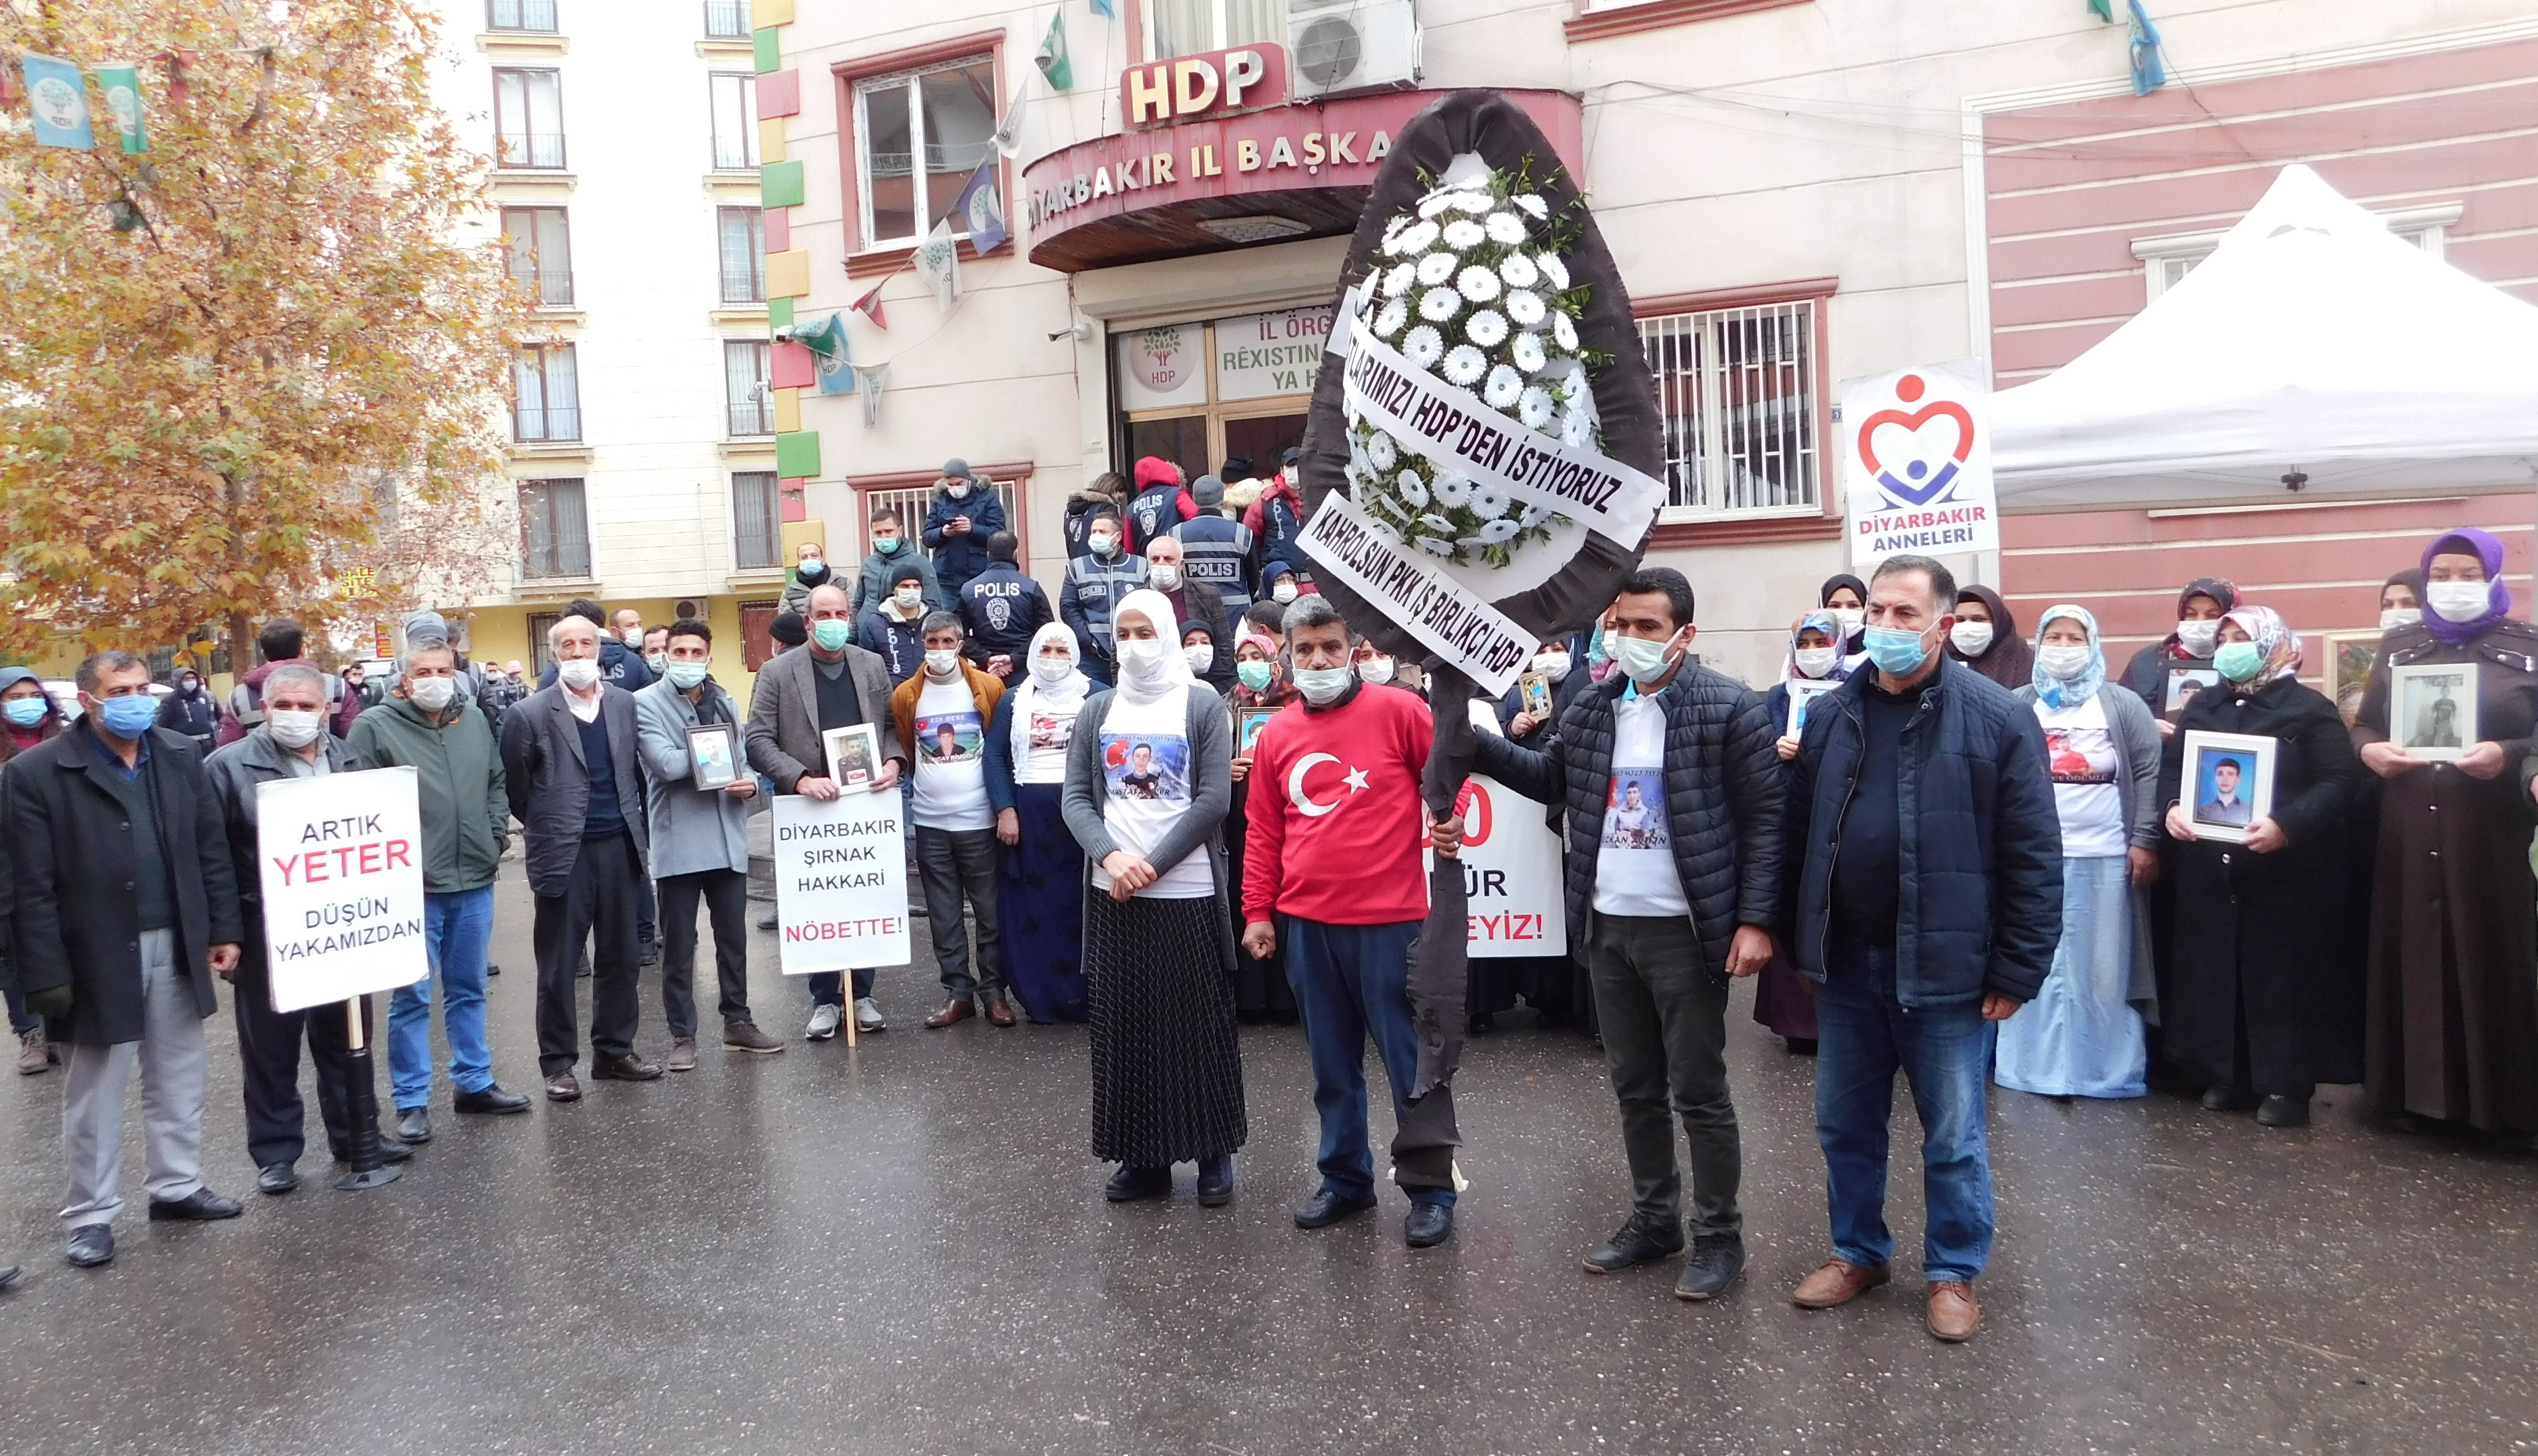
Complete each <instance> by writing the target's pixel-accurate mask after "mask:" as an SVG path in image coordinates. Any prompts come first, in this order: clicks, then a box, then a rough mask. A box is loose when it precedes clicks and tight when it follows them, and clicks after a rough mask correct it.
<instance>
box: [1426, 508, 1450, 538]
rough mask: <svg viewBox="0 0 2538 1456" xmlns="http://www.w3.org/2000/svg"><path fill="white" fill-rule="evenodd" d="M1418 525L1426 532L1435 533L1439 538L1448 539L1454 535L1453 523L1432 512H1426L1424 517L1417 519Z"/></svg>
mask: <svg viewBox="0 0 2538 1456" xmlns="http://www.w3.org/2000/svg"><path fill="white" fill-rule="evenodd" d="M1419 524H1420V525H1421V526H1423V527H1425V528H1426V529H1428V530H1431V531H1434V532H1436V534H1437V535H1439V536H1444V537H1448V538H1450V537H1451V536H1452V535H1453V534H1454V523H1453V522H1452V521H1449V520H1447V519H1445V518H1444V517H1443V516H1441V515H1438V514H1436V512H1435V511H1433V510H1432V511H1430V512H1428V513H1427V514H1426V515H1423V516H1421V517H1420V518H1419Z"/></svg>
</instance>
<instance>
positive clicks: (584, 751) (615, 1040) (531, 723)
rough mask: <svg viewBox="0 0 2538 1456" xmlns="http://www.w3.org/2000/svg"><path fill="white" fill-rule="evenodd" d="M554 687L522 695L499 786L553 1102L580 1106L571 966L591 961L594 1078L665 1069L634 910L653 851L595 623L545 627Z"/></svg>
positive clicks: (624, 714) (629, 704) (629, 706)
mask: <svg viewBox="0 0 2538 1456" xmlns="http://www.w3.org/2000/svg"><path fill="white" fill-rule="evenodd" d="M547 645H548V646H549V647H550V648H552V649H553V650H554V652H555V656H556V663H557V670H556V685H555V686H554V687H552V688H541V689H539V690H538V691H537V692H536V693H533V694H531V695H529V696H527V697H525V698H523V699H521V701H520V705H519V706H518V707H516V708H513V709H512V710H511V712H510V713H509V714H508V716H507V717H506V718H505V719H504V721H503V723H502V779H503V784H504V786H505V787H506V788H507V789H508V790H509V792H510V796H511V814H512V817H513V818H515V819H517V820H519V822H520V824H521V826H522V827H523V833H522V837H523V838H524V839H525V840H526V842H527V845H528V875H529V889H530V891H531V892H532V893H534V894H535V895H536V900H537V909H536V918H535V921H534V923H533V926H532V929H531V932H530V934H531V939H532V942H533V943H534V945H535V946H536V948H537V958H538V1069H539V1070H540V1071H541V1072H543V1073H545V1074H546V1079H547V1099H548V1100H549V1101H554V1102H575V1101H579V1100H580V1099H581V1082H580V1079H578V1078H576V1077H574V1076H573V1074H572V1067H573V1063H574V1062H575V1061H577V1060H579V1058H580V1049H579V1032H578V1030H577V1028H576V1026H575V1025H574V1023H575V1008H574V1005H573V984H572V983H573V968H574V962H575V961H576V960H578V959H579V955H578V952H579V949H580V947H581V944H582V942H583V941H584V940H585V939H593V940H595V942H596V946H595V952H594V954H593V955H592V957H591V982H590V1075H591V1077H592V1078H593V1079H594V1080H596V1081H601V1082H649V1081H651V1080H653V1079H654V1078H656V1077H659V1076H660V1075H661V1069H660V1068H659V1067H658V1066H656V1065H654V1064H653V1063H651V1062H647V1061H645V1060H643V1058H641V1057H640V1056H637V1055H635V1052H634V1027H635V1024H636V1023H637V1021H638V1020H639V1019H640V1017H641V1011H640V1009H639V1007H638V1006H637V1004H636V1001H635V984H634V980H635V975H636V962H637V960H638V959H639V958H640V955H641V953H640V951H638V950H637V949H636V944H635V930H634V925H635V915H636V910H637V906H638V902H639V901H640V899H641V895H642V889H641V884H640V882H641V880H642V878H643V873H644V871H643V860H644V856H645V854H646V853H647V852H648V849H649V845H648V841H647V839H646V833H647V829H646V826H645V820H644V812H643V774H642V770H641V768H640V766H639V761H638V755H637V753H636V750H635V745H634V695H633V694H631V693H628V692H627V691H626V690H625V689H623V688H612V687H609V686H608V685H607V684H606V683H603V682H601V681H600V676H599V673H600V668H599V628H598V627H597V626H596V625H595V624H593V623H591V622H589V621H587V620H586V619H583V618H579V617H568V618H566V619H564V620H563V621H561V622H559V623H557V624H556V625H555V626H554V627H552V628H550V629H547Z"/></svg>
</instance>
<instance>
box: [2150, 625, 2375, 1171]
mask: <svg viewBox="0 0 2538 1456" xmlns="http://www.w3.org/2000/svg"><path fill="white" fill-rule="evenodd" d="M2213 663H2214V665H2215V667H2216V668H2217V669H2218V670H2219V672H2220V674H2221V686H2220V687H2218V688H2215V689H2211V690H2208V691H2206V692H2203V693H2198V694H2196V695H2194V700H2193V701H2192V702H2191V703H2189V704H2187V705H2186V709H2185V713H2184V715H2183V717H2181V718H2180V719H2179V720H2178V722H2177V725H2176V727H2177V733H2176V736H2175V737H2174V738H2171V739H2170V740H2169V744H2168V754H2167V762H2166V766H2165V768H2164V769H2163V770H2162V773H2161V776H2160V802H2161V803H2163V804H2165V805H2166V806H2168V808H2167V815H2168V832H2169V834H2170V836H2171V837H2172V838H2173V839H2175V840H2176V841H2177V844H2176V848H2175V850H2174V852H2173V853H2172V855H2171V859H2170V864H2171V869H2172V871H2173V873H2172V875H2171V878H2172V879H2173V880H2174V882H2175V903H2176V920H2175V931H2174V940H2173V942H2172V949H2171V955H2172V956H2173V957H2174V963H2173V964H2172V965H2171V967H2170V969H2169V984H2168V999H2167V1000H2166V1001H2165V1002H2164V1003H2162V1010H2163V1011H2164V1012H2165V1013H2166V1022H2167V1037H2166V1051H2167V1054H2168V1057H2169V1059H2170V1060H2171V1061H2172V1062H2175V1063H2177V1064H2178V1065H2180V1066H2183V1067H2185V1068H2188V1069H2191V1070H2192V1071H2194V1072H2196V1073H2199V1074H2200V1075H2201V1076H2202V1077H2203V1078H2204V1079H2205V1080H2206V1082H2207V1084H2208V1087H2207V1090H2206V1091H2205V1092H2204V1094H2203V1105H2204V1107H2205V1108H2206V1109H2208V1110H2210V1111H2214V1112H2221V1111H2228V1110H2232V1109H2238V1108H2244V1107H2247V1106H2248V1105H2250V1104H2253V1105H2254V1106H2255V1109H2256V1121H2257V1122H2259V1123H2262V1124H2263V1125H2265V1126H2267V1127H2299V1126H2301V1125H2303V1124H2304V1123H2306V1122H2307V1121H2308V1102H2309V1095H2310V1093H2311V1092H2314V1091H2315V1089H2316V1086H2317V1084H2319V1083H2321V1082H2352V1081H2354V1080H2355V1079H2357V1078H2358V1077H2360V1076H2361V1075H2362V1016H2361V1014H2362V974H2361V971H2362V966H2361V959H2360V956H2359V954H2358V950H2359V946H2360V944H2361V936H2360V934H2359V932H2360V930H2361V928H2362V926H2361V920H2360V917H2359V916H2358V915H2357V914H2355V913H2354V902H2353V900H2352V899H2351V897H2350V895H2349V894H2348V893H2346V887H2347V886H2349V885H2350V884H2351V883H2352V874H2351V869H2350V863H2351V856H2352V854H2353V845H2352V842H2351V839H2350V837H2349V835H2350V826H2351V819H2350V816H2349V814H2348V812H2347V811H2348V809H2349V808H2350V806H2351V804H2352V796H2353V784H2354V781H2355V780H2356V779H2357V778H2358V777H2359V776H2360V775H2361V772H2362V766H2361V763H2360V761H2358V760H2357V759H2356V758H2355V757H2354V753H2353V745H2352V742H2351V740H2350V739H2349V738H2348V737H2347V735H2346V732H2345V728H2344V719H2343V717H2342V716H2341V715H2340V714H2338V713H2337V712H2336V710H2335V704H2334V703H2333V702H2330V701H2328V700H2327V697H2326V695H2324V694H2321V693H2319V692H2317V691H2316V690H2314V689H2311V688H2309V687H2306V686H2304V684H2303V683H2302V682H2301V681H2300V665H2301V644H2300V637H2299V636H2298V635H2297V634H2295V633H2294V632H2293V631H2292V629H2290V628H2289V627H2287V626H2285V625H2284V623H2283V620H2282V618H2280V617H2279V616H2276V615H2275V614H2274V612H2273V611H2272V610H2270V609H2268V608H2264V607H2241V608H2239V609H2237V611H2235V612H2232V613H2230V614H2228V615H2227V616H2225V617H2223V618H2222V619H2221V630H2220V636H2219V639H2218V643H2217V646H2216V647H2215V650H2214V653H2213ZM2214 734H2220V735H2230V736H2234V737H2240V738H2248V739H2254V740H2257V741H2258V744H2257V748H2256V750H2255V751H2246V750H2242V749H2239V748H2237V747H2236V746H2227V747H2219V748H2215V747H2212V746H2211V745H2210V743H2209V741H2208V739H2207V738H2206V735H2214ZM2268 761H2270V773H2271V781H2270V783H2269V784H2268V783H2266V782H2264V781H2263V779H2262V775H2264V774H2265V773H2266V772H2267V771H2268V768H2267V763H2268ZM2240 820H2244V821H2245V823H2244V825H2243V827H2241V826H2240V825H2239V824H2238V823H2237V821H2240Z"/></svg>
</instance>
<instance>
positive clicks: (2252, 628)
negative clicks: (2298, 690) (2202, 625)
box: [2221, 607, 2301, 683]
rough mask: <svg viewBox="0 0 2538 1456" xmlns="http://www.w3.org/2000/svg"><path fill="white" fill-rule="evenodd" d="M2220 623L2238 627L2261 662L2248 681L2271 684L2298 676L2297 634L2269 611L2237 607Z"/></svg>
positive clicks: (2262, 608)
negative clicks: (2233, 623)
mask: <svg viewBox="0 0 2538 1456" xmlns="http://www.w3.org/2000/svg"><path fill="white" fill-rule="evenodd" d="M2221 620H2222V621H2223V622H2235V623H2237V624H2238V630H2240V631H2242V632H2245V633H2246V634H2247V640H2248V641H2250V642H2253V643H2254V644H2255V647H2256V651H2257V652H2258V653H2259V654H2260V655H2262V656H2263V658H2264V659H2265V662H2264V666H2262V667H2259V668H2257V669H2256V675H2255V676H2254V677H2252V678H2249V679H2248V680H2247V681H2248V682H2250V683H2272V682H2278V681H2280V680H2281V679H2284V678H2291V677H2298V676H2299V675H2300V667H2301V639H2300V633H2298V632H2296V631H2293V630H2292V629H2291V628H2290V627H2288V626H2287V625H2285V624H2284V622H2283V619H2282V617H2281V615H2280V614H2278V613H2276V612H2275V611H2274V609H2273V608H2271V607H2240V608H2239V609H2238V610H2237V611H2235V612H2231V613H2228V614H2226V615H2224V616H2223V617H2222V619H2221Z"/></svg>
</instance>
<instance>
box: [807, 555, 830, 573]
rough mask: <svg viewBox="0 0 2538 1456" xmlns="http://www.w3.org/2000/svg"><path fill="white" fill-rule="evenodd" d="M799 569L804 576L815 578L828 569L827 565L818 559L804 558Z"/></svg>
mask: <svg viewBox="0 0 2538 1456" xmlns="http://www.w3.org/2000/svg"><path fill="white" fill-rule="evenodd" d="M801 569H802V571H803V572H804V573H805V574H806V575H811V576H817V575H819V574H820V573H821V572H823V571H826V570H827V569H829V563H827V562H824V561H822V560H820V559H819V558H818V557H804V558H803V559H802V567H801Z"/></svg>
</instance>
